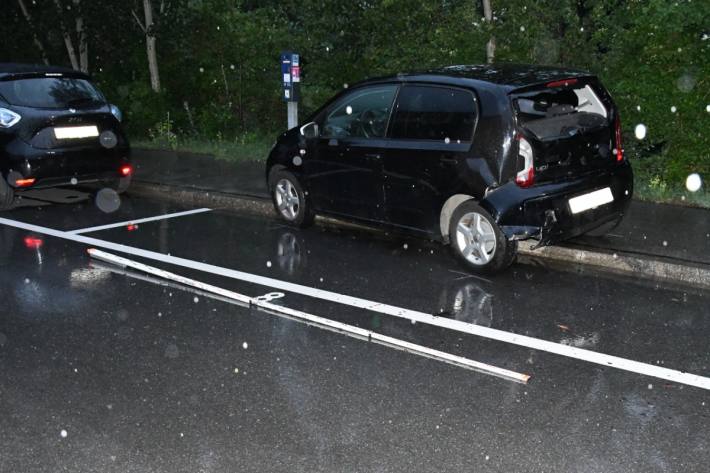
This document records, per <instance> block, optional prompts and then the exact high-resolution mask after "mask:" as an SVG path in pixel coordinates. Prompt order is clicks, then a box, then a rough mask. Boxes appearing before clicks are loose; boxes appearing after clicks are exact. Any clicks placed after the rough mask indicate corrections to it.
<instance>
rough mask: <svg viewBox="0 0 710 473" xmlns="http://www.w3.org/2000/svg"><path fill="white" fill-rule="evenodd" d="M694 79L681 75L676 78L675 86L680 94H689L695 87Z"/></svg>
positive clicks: (690, 76)
mask: <svg viewBox="0 0 710 473" xmlns="http://www.w3.org/2000/svg"><path fill="white" fill-rule="evenodd" d="M695 82H696V80H695V77H693V76H692V75H690V74H683V75H682V76H680V77H679V78H678V81H677V82H676V85H677V86H678V90H680V91H681V92H686V93H687V92H690V91H691V90H693V88H694V87H695Z"/></svg>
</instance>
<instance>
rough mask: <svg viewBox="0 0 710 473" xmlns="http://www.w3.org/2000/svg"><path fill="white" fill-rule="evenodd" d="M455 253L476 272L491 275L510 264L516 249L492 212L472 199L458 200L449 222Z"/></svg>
mask: <svg viewBox="0 0 710 473" xmlns="http://www.w3.org/2000/svg"><path fill="white" fill-rule="evenodd" d="M449 241H450V244H451V248H452V250H453V252H454V254H455V255H456V256H457V258H458V259H459V261H461V262H463V264H464V265H466V267H467V268H468V269H469V270H471V271H473V272H474V273H478V274H494V273H497V272H500V271H502V270H504V269H505V268H507V267H508V266H510V265H511V263H512V262H513V260H514V259H515V255H516V253H517V249H518V243H517V242H516V241H510V240H508V239H507V238H506V237H505V234H503V232H502V231H501V230H500V228H499V227H498V225H497V224H496V223H495V220H494V219H493V217H491V215H490V214H489V213H488V212H486V211H485V210H484V209H483V208H481V207H480V206H479V205H478V204H476V203H475V202H474V201H473V200H468V201H466V202H463V203H461V204H460V205H459V206H458V207H456V210H454V213H453V215H452V216H451V221H450V222H449Z"/></svg>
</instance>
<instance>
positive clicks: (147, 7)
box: [143, 0, 160, 92]
mask: <svg viewBox="0 0 710 473" xmlns="http://www.w3.org/2000/svg"><path fill="white" fill-rule="evenodd" d="M143 13H144V14H145V49H146V53H147V55H148V70H149V71H150V86H151V87H152V88H153V91H154V92H160V71H159V70H158V57H157V53H156V49H155V25H154V22H153V4H152V1H151V0H143Z"/></svg>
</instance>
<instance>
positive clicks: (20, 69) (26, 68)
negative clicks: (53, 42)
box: [0, 62, 89, 79]
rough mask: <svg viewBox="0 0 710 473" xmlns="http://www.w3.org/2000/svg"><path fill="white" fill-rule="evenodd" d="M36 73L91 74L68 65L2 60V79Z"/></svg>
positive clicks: (77, 75)
mask: <svg viewBox="0 0 710 473" xmlns="http://www.w3.org/2000/svg"><path fill="white" fill-rule="evenodd" d="M35 74H39V75H41V74H63V75H68V76H73V77H86V78H88V77H89V76H88V75H87V74H84V73H83V72H80V71H75V70H74V69H69V68H67V67H59V66H46V65H41V64H19V63H7V62H4V63H2V62H0V79H2V78H5V77H10V76H15V75H35Z"/></svg>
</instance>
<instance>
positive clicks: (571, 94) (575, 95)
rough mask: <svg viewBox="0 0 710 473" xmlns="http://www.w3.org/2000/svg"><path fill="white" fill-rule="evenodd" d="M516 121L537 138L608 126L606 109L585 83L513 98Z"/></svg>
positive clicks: (560, 135) (547, 138) (559, 136)
mask: <svg viewBox="0 0 710 473" xmlns="http://www.w3.org/2000/svg"><path fill="white" fill-rule="evenodd" d="M514 103H515V109H516V112H517V115H518V122H519V123H520V124H521V125H522V126H523V128H526V129H527V130H529V131H530V132H532V133H533V134H534V135H535V136H536V137H537V138H538V139H540V140H549V139H558V138H561V137H569V136H573V135H576V134H579V133H584V132H585V131H588V130H591V129H597V128H599V127H603V126H608V124H609V121H608V119H607V117H608V111H607V109H606V107H605V106H604V104H603V103H602V101H601V100H600V99H599V96H598V95H597V93H596V92H595V91H594V89H593V88H592V87H591V86H590V85H589V84H586V85H585V84H577V85H576V86H574V87H568V86H565V87H552V88H544V89H541V90H536V91H533V92H529V93H526V94H521V95H518V96H516V97H515V98H514Z"/></svg>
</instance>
